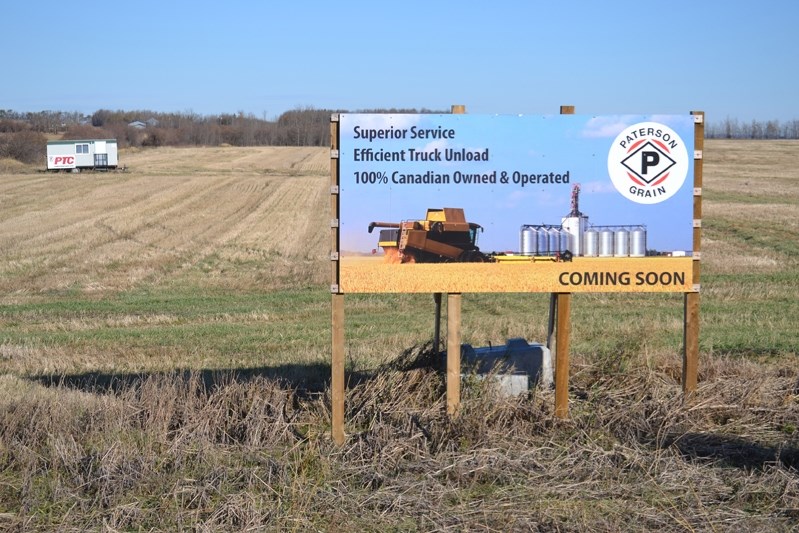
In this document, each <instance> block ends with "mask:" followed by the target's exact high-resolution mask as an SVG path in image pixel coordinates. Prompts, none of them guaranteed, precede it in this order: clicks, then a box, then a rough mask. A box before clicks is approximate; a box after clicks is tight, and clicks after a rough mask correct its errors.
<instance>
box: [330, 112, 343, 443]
mask: <svg viewBox="0 0 799 533" xmlns="http://www.w3.org/2000/svg"><path fill="white" fill-rule="evenodd" d="M338 134H339V122H338V115H337V114H335V115H333V116H331V119H330V214H331V217H332V222H331V224H330V264H331V270H330V283H331V285H330V292H331V293H332V298H331V303H330V306H331V349H330V389H331V390H330V396H331V399H330V401H331V403H332V405H331V409H330V410H331V423H330V425H331V435H332V437H333V442H335V443H336V444H338V445H342V444H344V295H343V294H342V293H341V286H340V285H339V283H340V278H339V218H340V205H339V194H338V193H339V173H338V162H339V154H338V147H339V144H338Z"/></svg>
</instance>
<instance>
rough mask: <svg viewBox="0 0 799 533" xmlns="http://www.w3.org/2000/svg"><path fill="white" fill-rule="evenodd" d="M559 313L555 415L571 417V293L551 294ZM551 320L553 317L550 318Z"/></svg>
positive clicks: (570, 110)
mask: <svg viewBox="0 0 799 533" xmlns="http://www.w3.org/2000/svg"><path fill="white" fill-rule="evenodd" d="M560 114H561V115H573V114H574V106H573V105H562V106H560ZM553 311H554V312H555V313H556V314H557V327H556V329H557V335H556V337H555V416H556V417H558V418H569V336H570V335H571V316H570V315H571V293H565V292H559V293H557V294H553V295H551V296H550V314H551V313H552V312H553ZM550 320H551V318H550Z"/></svg>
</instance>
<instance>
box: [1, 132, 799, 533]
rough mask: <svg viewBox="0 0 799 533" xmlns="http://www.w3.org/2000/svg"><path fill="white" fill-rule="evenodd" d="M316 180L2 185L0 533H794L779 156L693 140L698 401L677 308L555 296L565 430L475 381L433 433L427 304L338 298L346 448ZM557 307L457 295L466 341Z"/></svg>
mask: <svg viewBox="0 0 799 533" xmlns="http://www.w3.org/2000/svg"><path fill="white" fill-rule="evenodd" d="M329 156H330V154H329V150H328V149H326V148H300V147H296V148H295V147H280V148H278V147H257V148H241V147H207V148H167V147H161V148H151V149H135V150H134V149H128V150H122V151H121V152H120V156H119V157H120V164H121V165H124V166H125V167H126V170H125V171H124V172H108V173H101V172H97V173H93V172H83V173H79V174H72V173H61V174H49V173H44V172H42V171H41V170H42V169H41V168H40V167H39V166H36V165H23V164H19V163H16V162H14V161H11V160H0V531H176V530H196V531H353V530H362V531H503V532H504V531H653V530H657V531H661V532H662V531H748V532H757V531H763V532H772V531H795V530H796V529H797V528H799V361H797V355H799V354H798V353H797V352H799V175H797V173H796V171H795V161H796V160H797V159H799V142H796V141H788V140H785V141H778V140H769V141H745V140H707V141H706V142H705V147H704V183H703V190H702V197H703V216H702V219H703V220H702V228H703V229H702V231H703V236H702V247H701V250H702V256H701V276H702V279H701V293H700V300H701V303H700V306H701V307H700V313H701V314H700V357H699V383H698V388H697V391H696V392H695V393H694V394H693V395H691V396H690V397H685V398H684V397H683V394H682V387H681V371H682V355H681V354H682V340H683V337H682V336H683V330H682V328H683V296H682V294H679V293H677V294H667V293H663V294H611V293H592V294H575V295H574V296H573V298H572V309H571V322H572V330H571V345H570V349H571V366H570V376H569V398H570V403H569V408H570V417H569V418H568V419H567V420H561V419H558V418H556V417H555V416H554V413H553V408H554V392H553V391H552V390H549V389H546V388H533V389H531V390H530V391H529V394H527V395H524V396H520V397H512V398H507V397H503V396H501V395H500V394H498V391H497V390H496V389H495V388H493V387H492V384H491V382H490V381H479V380H469V379H466V380H465V381H464V382H463V386H462V404H461V410H460V412H459V413H458V415H457V416H453V417H450V416H448V415H447V413H446V387H445V380H444V376H443V375H442V372H441V371H440V366H441V364H440V363H441V360H440V356H438V355H436V353H435V350H434V347H433V346H432V339H433V314H434V303H433V297H432V295H431V294H429V293H425V292H421V293H418V294H379V295H378V294H346V295H345V327H346V331H345V333H346V341H345V342H346V375H347V396H346V425H345V431H346V434H347V439H346V442H345V444H344V445H342V446H337V445H335V444H334V443H333V442H332V439H331V438H330V397H329V396H330V394H329V380H330V334H331V332H330V322H331V309H330V307H331V306H330V300H331V298H330V282H331V279H330V273H331V261H330V249H329V247H330V219H331V213H330V177H329V172H330V159H329ZM392 266H394V267H401V266H402V265H392ZM386 283H391V279H390V276H389V278H387V280H386ZM548 302H549V295H548V294H546V293H540V294H518V293H481V294H470V293H465V294H464V295H463V304H462V305H463V308H462V331H463V341H464V342H467V343H470V344H473V345H475V346H487V345H489V344H494V345H496V344H503V343H504V342H505V341H506V340H507V339H509V338H513V337H523V338H525V339H527V340H528V341H531V342H533V341H535V342H544V341H545V340H546V339H545V337H546V333H547V312H548ZM444 313H445V314H446V307H445V309H444ZM444 329H446V328H444ZM442 342H445V339H442ZM444 345H445V344H444Z"/></svg>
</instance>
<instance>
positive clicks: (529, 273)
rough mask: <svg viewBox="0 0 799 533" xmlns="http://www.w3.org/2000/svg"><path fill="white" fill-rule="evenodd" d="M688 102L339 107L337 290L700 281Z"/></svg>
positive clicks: (651, 285)
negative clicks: (599, 110)
mask: <svg viewBox="0 0 799 533" xmlns="http://www.w3.org/2000/svg"><path fill="white" fill-rule="evenodd" d="M693 145H694V120H693V117H692V116H691V115H688V114H686V115H623V116H621V115H613V116H587V115H543V116H533V115H530V116H526V115H457V114H341V115H340V117H339V170H338V176H339V194H340V200H339V202H340V203H339V210H340V212H339V213H340V216H339V232H340V233H339V253H340V263H339V279H340V290H341V291H342V292H345V293H346V292H355V293H362V292H366V293H369V292H691V291H692V290H693V282H692V276H691V272H692V261H693V258H692V257H691V256H692V250H693V226H694V225H693V198H694V190H693V169H694V148H693Z"/></svg>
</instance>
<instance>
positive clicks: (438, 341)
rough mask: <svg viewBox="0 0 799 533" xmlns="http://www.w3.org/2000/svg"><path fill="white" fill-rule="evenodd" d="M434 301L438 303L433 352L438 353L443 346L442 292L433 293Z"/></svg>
mask: <svg viewBox="0 0 799 533" xmlns="http://www.w3.org/2000/svg"><path fill="white" fill-rule="evenodd" d="M433 301H434V302H435V303H436V316H435V325H434V326H433V353H434V354H436V355H438V354H439V349H440V348H441V293H440V292H436V293H433Z"/></svg>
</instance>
